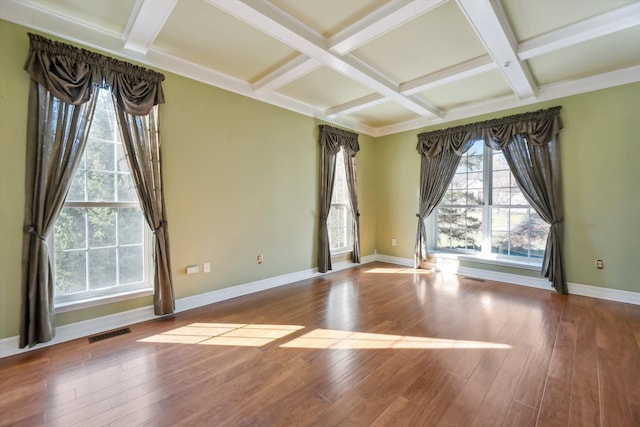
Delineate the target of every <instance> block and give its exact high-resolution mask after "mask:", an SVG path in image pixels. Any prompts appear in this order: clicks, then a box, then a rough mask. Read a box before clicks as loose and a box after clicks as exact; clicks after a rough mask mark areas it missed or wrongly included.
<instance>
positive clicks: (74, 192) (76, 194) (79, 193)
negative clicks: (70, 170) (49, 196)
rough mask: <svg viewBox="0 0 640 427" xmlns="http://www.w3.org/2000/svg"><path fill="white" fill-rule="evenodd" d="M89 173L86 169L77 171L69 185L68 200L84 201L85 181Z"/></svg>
mask: <svg viewBox="0 0 640 427" xmlns="http://www.w3.org/2000/svg"><path fill="white" fill-rule="evenodd" d="M86 178H87V175H86V174H85V172H84V171H77V172H76V174H75V175H74V177H73V179H72V180H71V186H70V187H69V192H68V193H67V199H66V200H67V201H68V202H82V201H84V200H86V199H85V197H86V194H85V189H84V188H85V187H84V185H85V181H86Z"/></svg>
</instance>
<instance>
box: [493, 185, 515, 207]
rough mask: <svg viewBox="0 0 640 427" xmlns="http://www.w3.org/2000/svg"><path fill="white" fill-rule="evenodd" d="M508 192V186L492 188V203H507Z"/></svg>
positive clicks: (509, 191)
mask: <svg viewBox="0 0 640 427" xmlns="http://www.w3.org/2000/svg"><path fill="white" fill-rule="evenodd" d="M510 193H511V189H510V188H494V189H493V192H492V199H493V204H494V205H498V206H500V205H502V206H506V205H508V204H509V196H510Z"/></svg>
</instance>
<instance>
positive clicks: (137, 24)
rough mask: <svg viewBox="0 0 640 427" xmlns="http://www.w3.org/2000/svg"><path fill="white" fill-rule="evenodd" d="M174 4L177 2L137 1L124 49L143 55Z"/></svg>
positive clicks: (156, 35)
mask: <svg viewBox="0 0 640 427" xmlns="http://www.w3.org/2000/svg"><path fill="white" fill-rule="evenodd" d="M176 4H178V0H138V2H137V3H136V6H137V7H135V8H134V14H135V17H134V16H133V15H132V17H131V18H133V20H132V21H130V25H129V29H128V33H127V36H126V40H125V42H124V48H125V49H127V50H131V51H134V52H138V53H141V54H143V55H145V54H146V53H147V52H148V51H149V48H150V47H151V44H152V43H153V41H154V40H155V39H156V37H158V34H159V33H160V30H162V27H163V26H164V24H165V23H166V22H167V19H169V16H170V15H171V12H172V11H173V8H174V7H175V6H176Z"/></svg>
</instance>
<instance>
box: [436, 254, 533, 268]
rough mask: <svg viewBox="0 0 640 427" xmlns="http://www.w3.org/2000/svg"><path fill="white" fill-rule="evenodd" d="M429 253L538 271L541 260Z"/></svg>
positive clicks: (439, 256)
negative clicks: (527, 260) (529, 260)
mask: <svg viewBox="0 0 640 427" xmlns="http://www.w3.org/2000/svg"><path fill="white" fill-rule="evenodd" d="M430 255H431V256H433V257H434V258H436V259H448V260H449V259H453V260H457V261H469V262H477V263H481V264H491V265H497V266H501V267H511V268H520V269H523V270H533V271H540V268H541V267H542V260H540V262H539V263H536V262H526V261H519V260H513V259H506V258H498V257H496V256H491V255H483V254H478V255H470V254H457V253H452V252H430Z"/></svg>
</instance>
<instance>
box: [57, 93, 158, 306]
mask: <svg viewBox="0 0 640 427" xmlns="http://www.w3.org/2000/svg"><path fill="white" fill-rule="evenodd" d="M98 113H99V108H98V107H97V106H96V111H95V112H94V117H95V114H98ZM114 114H115V113H114ZM113 120H116V119H115V115H114V117H113ZM92 140H93V141H100V139H98V138H92ZM105 142H109V143H114V145H115V144H122V141H121V138H120V133H119V132H118V131H116V133H115V135H114V139H113V140H111V141H105ZM89 143H90V142H89V141H88V142H87V146H88V144H89ZM114 148H116V147H114ZM86 149H87V147H85V152H84V153H82V155H83V156H86ZM85 161H86V158H85ZM117 163H118V162H117V159H115V161H114V169H116V170H114V171H107V172H114V173H115V176H116V179H114V185H115V186H117V185H118V179H117V176H118V174H119V173H120V172H118V170H117V169H118V166H117ZM127 168H128V165H127ZM86 185H87V183H86V181H85V186H86ZM85 191H86V189H85ZM115 191H117V190H115ZM63 208H79V209H83V208H86V209H91V208H115V209H118V208H138V209H140V202H139V201H137V200H136V201H66V200H65V203H64V205H63ZM141 216H142V228H143V237H142V239H143V242H142V248H143V254H144V255H143V267H142V268H143V271H142V280H141V281H139V282H133V283H128V284H125V285H120V284H118V283H114V284H113V285H112V286H105V287H102V288H99V289H94V290H89V289H87V290H86V291H79V292H74V293H69V294H64V295H57V294H55V293H54V306H55V309H56V312H57V313H61V312H65V311H71V310H77V309H81V308H86V307H92V306H97V305H103V304H108V303H112V302H116V301H122V300H126V299H131V298H138V297H141V296H147V295H152V294H153V283H152V279H151V274H152V249H153V246H152V244H153V235H152V233H151V230H150V229H149V227H148V226H147V223H146V221H145V219H144V215H143V214H142V212H141ZM115 230H116V233H117V230H118V223H117V218H116V224H115ZM51 234H52V236H51V238H50V239H49V247H50V253H51V254H52V256H51V257H52V264H53V265H54V269H55V268H56V267H55V266H56V263H55V261H56V260H55V254H56V250H55V233H51ZM88 240H89V230H88V219H87V217H86V216H85V247H84V248H81V249H70V250H69V251H83V252H84V253H85V268H86V269H87V271H86V281H87V284H88V283H89V275H88V263H89V261H88V252H89V250H90V249H100V247H89V242H88ZM127 246H140V245H139V244H135V245H127V244H122V245H121V244H119V242H118V235H117V234H116V236H115V245H109V246H105V247H104V248H111V247H113V248H119V247H127ZM116 257H117V251H116ZM116 259H117V258H116ZM116 269H117V271H119V263H116ZM118 276H119V273H118V272H117V273H116V277H118ZM54 277H55V275H54ZM88 286H89V285H87V287H88ZM54 289H55V286H54Z"/></svg>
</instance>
